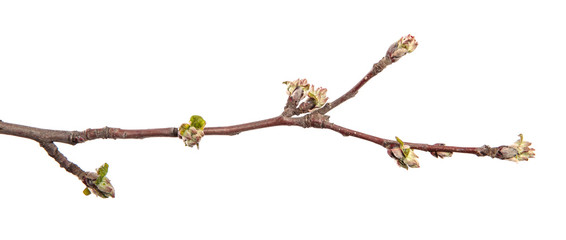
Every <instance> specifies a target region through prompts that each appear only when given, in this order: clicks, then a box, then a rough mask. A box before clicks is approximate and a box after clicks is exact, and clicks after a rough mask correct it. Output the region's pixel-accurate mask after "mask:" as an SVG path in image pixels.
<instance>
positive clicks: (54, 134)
mask: <svg viewBox="0 0 566 240" xmlns="http://www.w3.org/2000/svg"><path fill="white" fill-rule="evenodd" d="M0 134H6V135H12V136H17V137H23V138H29V139H33V140H36V141H38V142H45V141H47V142H60V143H67V144H71V145H75V144H77V143H83V142H86V141H88V140H94V139H107V138H112V139H141V138H148V137H177V128H154V129H121V128H111V127H104V128H95V129H90V128H89V129H87V130H84V131H82V132H79V131H62V130H50V129H43V128H36V127H29V126H24V125H18V124H13V123H7V122H2V121H0Z"/></svg>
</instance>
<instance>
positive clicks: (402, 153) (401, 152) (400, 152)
mask: <svg viewBox="0 0 566 240" xmlns="http://www.w3.org/2000/svg"><path fill="white" fill-rule="evenodd" d="M395 138H396V139H397V142H399V146H397V147H393V148H389V149H387V154H389V156H390V157H391V158H393V159H395V160H397V165H399V167H402V168H404V169H407V170H409V167H410V168H418V167H420V166H419V162H418V160H417V158H419V157H418V156H417V154H415V152H414V151H413V149H411V147H410V146H409V145H407V144H405V143H404V142H403V141H401V139H399V138H398V137H395Z"/></svg>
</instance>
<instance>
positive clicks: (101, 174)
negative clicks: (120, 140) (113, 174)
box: [95, 163, 108, 185]
mask: <svg viewBox="0 0 566 240" xmlns="http://www.w3.org/2000/svg"><path fill="white" fill-rule="evenodd" d="M96 173H97V174H98V178H96V182H95V184H96V185H98V184H100V182H102V180H103V179H104V177H106V174H108V163H104V164H102V166H100V168H98V169H96Z"/></svg>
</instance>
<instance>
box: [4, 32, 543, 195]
mask: <svg viewBox="0 0 566 240" xmlns="http://www.w3.org/2000/svg"><path fill="white" fill-rule="evenodd" d="M416 46H417V42H416V41H415V40H414V38H413V37H412V36H411V35H408V36H407V37H403V38H401V39H400V40H399V41H397V42H396V43H394V44H393V45H391V46H390V47H389V49H388V50H387V52H386V54H385V57H383V58H382V59H381V60H380V61H379V62H378V63H375V64H374V65H373V67H372V69H371V71H369V72H368V73H367V74H366V75H365V76H364V77H363V78H362V80H360V81H359V82H358V83H357V84H356V85H354V87H352V88H351V89H350V90H349V91H348V92H346V93H344V94H343V95H342V96H340V97H339V98H337V99H336V100H334V101H333V102H330V103H327V104H325V105H324V106H322V107H321V108H319V109H313V108H315V107H317V106H318V107H320V106H321V105H322V104H324V102H326V100H327V98H326V95H325V93H326V89H323V90H321V91H319V89H317V90H316V91H317V92H318V93H315V95H316V94H318V95H316V96H315V97H313V96H312V95H311V94H312V92H309V93H308V96H309V98H308V99H307V100H306V101H303V102H301V103H300V104H299V102H300V101H301V100H302V99H303V98H304V97H305V95H307V93H305V92H304V89H300V87H299V88H296V89H295V90H293V92H292V93H291V92H289V91H291V89H292V88H291V87H292V86H291V87H289V85H288V89H287V91H288V94H289V95H290V96H289V97H288V99H287V103H286V105H285V108H284V111H283V112H282V113H281V115H279V116H276V117H272V118H268V119H264V120H260V121H255V122H249V123H244V124H238V125H232V126H224V127H204V126H205V121H204V120H203V119H202V118H201V117H200V116H193V117H198V118H200V121H196V120H195V122H198V123H199V124H200V125H196V124H195V125H194V126H191V125H190V124H183V125H181V127H180V129H177V128H174V127H170V128H154V129H120V128H111V127H104V128H95V129H90V128H89V129H86V130H84V131H62V130H50V129H42V128H35V127H29V126H23V125H18V124H13V123H6V122H3V121H1V120H0V134H5V135H12V136H17V137H23V138H28V139H32V140H35V141H37V142H39V144H40V146H41V147H42V148H44V149H45V151H46V152H47V154H48V155H49V156H51V157H52V158H53V159H55V161H57V163H59V165H60V166H61V167H62V168H64V169H65V170H67V171H68V172H70V173H72V174H73V175H75V176H77V177H78V178H79V179H80V180H81V181H82V182H83V183H84V184H85V185H86V186H87V188H88V189H91V190H92V191H94V193H95V194H96V195H98V196H101V197H109V196H111V197H114V188H113V187H112V185H111V184H110V181H109V180H108V179H107V178H106V177H105V174H106V173H101V172H100V171H98V170H97V172H98V173H93V172H85V171H83V170H82V169H81V168H80V167H79V166H77V165H76V164H74V163H72V162H71V161H69V160H68V159H67V158H66V157H65V156H64V155H63V154H62V153H61V152H59V150H58V148H57V146H56V145H55V144H54V142H61V143H66V144H71V145H75V144H77V143H84V142H86V141H89V140H94V139H108V138H112V139H141V138H150V137H178V136H179V135H181V136H179V137H181V138H184V139H183V141H185V144H186V145H188V146H192V145H196V146H197V147H198V143H199V141H200V139H201V137H202V136H203V134H204V135H236V134H239V133H241V132H245V131H251V130H256V129H261V128H268V127H275V126H283V125H286V126H299V127H303V128H310V127H313V128H322V129H329V130H332V131H335V132H338V133H340V134H342V135H344V136H353V137H357V138H360V139H363V140H367V141H370V142H373V143H376V144H378V145H381V146H383V147H384V148H386V149H388V154H389V155H390V156H391V157H393V158H394V159H397V161H398V164H399V165H400V166H401V167H404V168H408V167H419V165H418V162H417V161H416V158H417V157H416V155H414V153H413V152H412V150H413V149H417V150H422V151H427V152H430V153H431V154H432V155H433V156H435V157H448V156H451V155H452V153H454V152H457V153H467V154H475V155H477V156H490V157H492V158H499V159H506V160H511V161H523V160H528V158H530V157H533V156H534V149H531V148H530V147H529V146H530V143H529V142H526V141H523V137H522V135H520V137H521V139H520V140H519V141H517V142H515V144H513V145H511V146H499V147H495V148H491V147H489V146H487V145H484V146H481V147H456V146H446V145H444V144H432V145H431V144H424V143H411V142H403V141H401V140H400V139H398V138H397V140H389V139H384V138H380V137H376V136H372V135H369V134H366V133H362V132H358V131H355V130H352V129H348V128H345V127H342V126H339V125H336V124H334V123H331V122H329V116H327V115H325V114H326V113H328V112H329V111H331V110H332V109H334V108H336V107H337V106H339V105H340V104H342V103H343V102H345V101H347V100H348V99H350V98H353V97H354V96H356V94H357V93H358V91H359V90H360V89H361V88H362V87H363V86H364V85H365V84H366V83H367V82H368V81H369V80H370V79H372V78H373V77H374V76H376V75H377V74H378V73H380V72H381V71H383V69H385V68H386V67H387V66H388V65H390V64H392V63H394V62H396V61H398V60H399V59H400V58H401V57H403V56H404V55H405V54H407V53H409V52H412V51H413V50H414V49H415V48H416ZM291 84H302V85H303V87H304V85H305V84H307V83H306V79H303V80H300V81H299V80H297V81H296V82H291ZM295 87H296V86H295ZM321 99H323V100H322V101H321ZM301 114H304V115H303V116H300V117H293V116H295V115H301ZM191 119H193V118H191ZM185 127H186V128H185ZM203 127H204V129H203ZM197 128H198V130H197ZM179 131H181V133H179ZM191 134H194V135H191ZM187 143H188V144H187ZM105 165H106V167H105V168H103V169H106V170H105V171H107V167H108V166H107V164H105ZM103 166H104V165H103ZM98 174H101V175H100V176H98ZM88 189H87V190H88ZM87 190H85V191H86V192H85V194H86V193H87V192H88V191H87Z"/></svg>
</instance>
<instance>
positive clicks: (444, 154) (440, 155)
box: [430, 143, 453, 158]
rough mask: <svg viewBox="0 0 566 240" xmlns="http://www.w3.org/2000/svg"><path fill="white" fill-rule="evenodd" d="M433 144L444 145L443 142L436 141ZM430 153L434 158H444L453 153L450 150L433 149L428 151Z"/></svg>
mask: <svg viewBox="0 0 566 240" xmlns="http://www.w3.org/2000/svg"><path fill="white" fill-rule="evenodd" d="M434 145H437V146H444V145H445V144H444V143H437V144H434ZM430 154H432V156H434V157H435V158H445V157H452V154H453V153H452V152H439V151H433V152H430Z"/></svg>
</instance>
